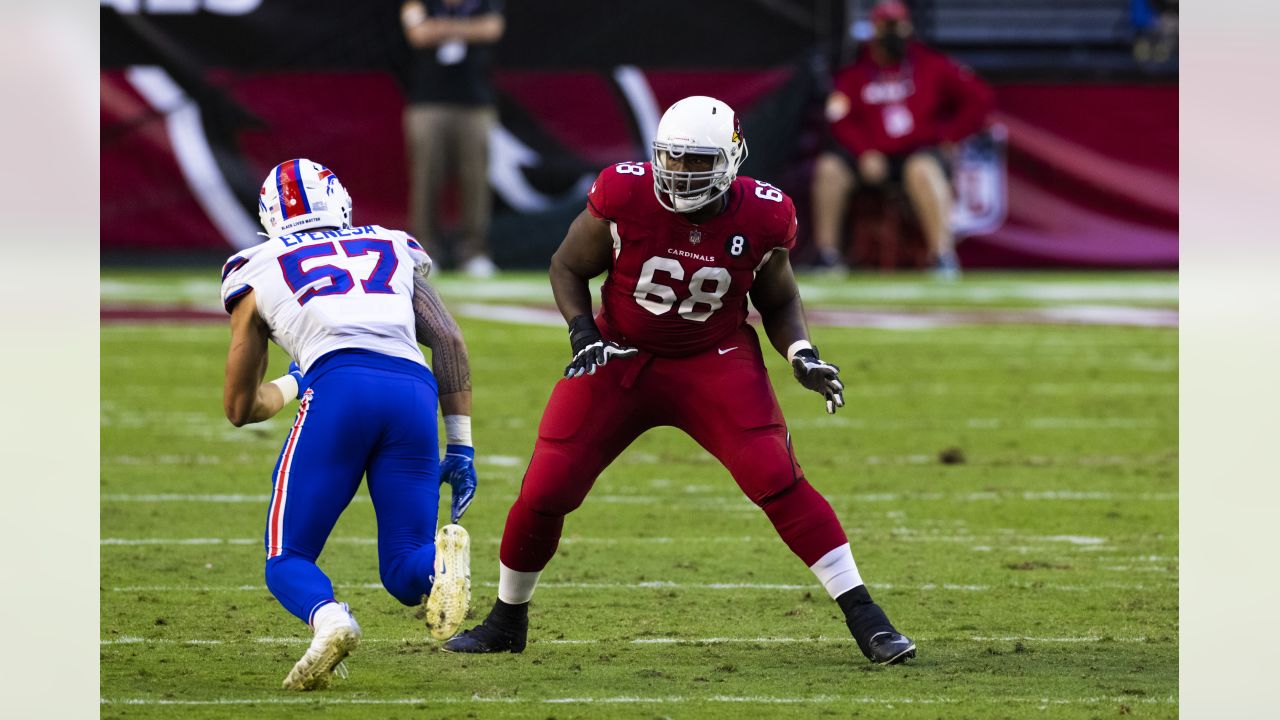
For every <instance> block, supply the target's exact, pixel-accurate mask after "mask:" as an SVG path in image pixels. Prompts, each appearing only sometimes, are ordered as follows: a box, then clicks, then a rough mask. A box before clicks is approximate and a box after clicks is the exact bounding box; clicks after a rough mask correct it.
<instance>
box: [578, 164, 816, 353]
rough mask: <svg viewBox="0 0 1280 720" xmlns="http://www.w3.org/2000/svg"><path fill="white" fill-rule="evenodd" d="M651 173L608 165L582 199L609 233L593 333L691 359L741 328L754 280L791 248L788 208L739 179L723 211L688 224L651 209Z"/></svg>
mask: <svg viewBox="0 0 1280 720" xmlns="http://www.w3.org/2000/svg"><path fill="white" fill-rule="evenodd" d="M651 172H652V171H651V168H650V164H649V163H619V164H617V165H613V166H611V167H607V168H605V169H604V171H603V172H601V173H600V176H599V177H598V178H596V182H595V184H594V185H592V186H591V192H590V194H589V195H588V198H587V209H588V211H589V212H590V213H591V214H592V215H593V216H595V217H597V218H599V219H601V220H604V221H606V222H608V223H609V230H610V232H611V233H612V235H613V265H612V267H611V268H610V270H609V276H608V278H607V279H606V280H605V283H604V287H603V288H601V305H602V308H601V313H600V320H601V322H602V331H604V332H605V334H606V335H607V336H609V337H610V339H613V340H616V341H618V342H621V343H623V344H627V345H632V346H634V347H638V348H640V349H642V350H645V351H648V352H650V353H653V354H654V355H658V356H661V357H681V356H685V355H692V354H695V353H699V352H703V351H705V350H708V349H709V348H711V347H712V346H714V345H716V344H717V343H718V342H719V341H720V340H722V339H724V338H725V337H727V336H729V335H730V334H731V333H733V332H734V331H735V330H737V329H738V328H739V327H740V326H741V325H742V324H743V323H745V322H746V319H747V293H748V292H749V291H750V290H751V284H752V282H753V281H754V279H755V274H756V272H757V271H759V270H760V268H761V267H763V266H764V264H765V263H766V262H767V261H768V260H769V258H771V257H772V256H773V254H774V253H775V252H777V251H784V252H785V251H790V250H791V248H793V247H794V246H795V242H796V211H795V206H794V205H793V204H792V203H791V198H789V197H787V196H786V195H785V194H783V192H782V191H781V190H779V189H778V188H776V187H774V186H772V185H770V184H768V183H766V182H762V181H759V180H753V179H751V178H748V177H742V176H739V177H738V178H737V179H736V180H734V182H733V184H732V185H731V186H730V187H729V191H728V192H727V193H726V194H725V197H726V199H727V202H726V204H725V207H724V210H723V211H722V212H721V213H720V214H719V215H717V216H716V217H714V218H712V219H711V220H708V221H706V222H704V223H702V224H700V225H695V224H693V223H691V222H689V221H688V219H686V217H685V216H684V215H681V214H679V213H674V212H671V211H670V210H667V209H666V208H664V207H662V205H661V204H659V203H658V199H657V198H656V197H655V196H654V194H653V177H652V175H651Z"/></svg>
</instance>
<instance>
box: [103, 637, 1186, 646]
mask: <svg viewBox="0 0 1280 720" xmlns="http://www.w3.org/2000/svg"><path fill="white" fill-rule="evenodd" d="M914 639H915V640H917V641H919V642H953V643H955V642H963V643H988V642H1036V643H1053V644H1081V643H1111V642H1117V643H1146V642H1151V639H1150V638H1148V637H1145V636H1138V637H1102V636H1098V635H1080V636H1065V637H1031V636H1025V635H1007V636H1001V637H986V636H980V635H975V636H929V635H917V636H915V638H914ZM309 642H311V638H307V637H256V638H236V639H233V640H213V639H195V638H188V639H180V638H144V637H137V636H131V635H124V636H121V637H118V638H112V639H108V640H99V641H98V644H99V645H100V646H107V645H244V644H255V645H306V644H308V643H309ZM360 642H361V644H368V643H376V644H384V643H385V644H394V645H438V644H439V643H438V642H436V641H434V640H428V639H426V637H425V636H419V637H402V638H370V637H366V638H363V639H362V640H361V641H360ZM852 642H853V640H852V639H851V638H848V637H824V636H819V637H741V638H735V637H708V638H674V637H655V638H632V639H626V638H622V639H619V638H583V639H576V640H571V639H563V638H562V639H551V640H543V639H538V638H534V639H532V640H530V641H529V644H530V645H617V644H619V643H626V644H628V645H737V644H741V645H769V644H790V643H836V644H840V645H844V644H852ZM1169 642H1173V641H1172V640H1170V641H1169Z"/></svg>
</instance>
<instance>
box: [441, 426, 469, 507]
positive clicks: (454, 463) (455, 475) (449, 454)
mask: <svg viewBox="0 0 1280 720" xmlns="http://www.w3.org/2000/svg"><path fill="white" fill-rule="evenodd" d="M445 483H449V487H451V488H452V489H453V508H452V512H451V522H455V523H456V522H458V521H459V520H461V519H462V514H463V513H465V512H466V511H467V508H468V507H470V506H471V501H472V500H473V499H474V498H475V496H476V449H475V448H473V447H471V446H469V445H449V446H447V447H446V448H445V450H444V459H443V460H441V461H440V484H441V485H443V484H445Z"/></svg>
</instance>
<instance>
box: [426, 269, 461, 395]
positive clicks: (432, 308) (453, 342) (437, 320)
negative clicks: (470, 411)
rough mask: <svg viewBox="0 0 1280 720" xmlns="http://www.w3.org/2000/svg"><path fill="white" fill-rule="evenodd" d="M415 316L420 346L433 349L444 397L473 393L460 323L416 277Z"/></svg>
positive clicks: (432, 290)
mask: <svg viewBox="0 0 1280 720" xmlns="http://www.w3.org/2000/svg"><path fill="white" fill-rule="evenodd" d="M413 316H414V329H415V330H416V331H417V335H418V342H420V343H422V344H423V345H426V346H427V347H429V348H431V363H432V366H433V367H432V370H433V371H434V372H435V376H436V382H437V383H439V386H440V394H441V395H448V394H450V393H455V392H462V391H464V390H470V389H471V363H470V361H469V360H468V359H467V346H466V344H465V343H463V341H462V331H461V330H460V329H458V323H456V322H454V320H453V316H452V315H450V314H449V311H448V310H447V309H446V308H445V306H444V303H443V302H441V301H440V296H439V295H437V294H436V291H435V290H434V289H433V288H432V287H431V286H430V285H428V284H427V281H426V280H425V279H423V278H421V277H419V276H418V275H416V274H415V275H414V276H413Z"/></svg>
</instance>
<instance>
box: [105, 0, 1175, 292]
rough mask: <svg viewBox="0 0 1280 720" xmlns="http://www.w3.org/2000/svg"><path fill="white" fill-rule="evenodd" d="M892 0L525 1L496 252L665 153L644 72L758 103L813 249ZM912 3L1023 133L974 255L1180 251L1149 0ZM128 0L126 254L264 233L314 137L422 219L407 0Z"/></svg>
mask: <svg viewBox="0 0 1280 720" xmlns="http://www.w3.org/2000/svg"><path fill="white" fill-rule="evenodd" d="M193 4H194V3H193ZM871 4H872V3H871V2H870V1H869V0H848V1H847V2H841V1H838V0H829V1H825V2H801V1H797V0H700V1H698V2H688V1H685V2H681V1H678V0H657V1H653V2H644V3H600V2H591V1H589V0H560V1H558V2H554V3H553V2H508V3H506V7H505V15H506V20H507V30H506V35H505V36H504V38H503V40H502V41H501V43H500V44H499V46H498V52H497V58H498V61H497V68H496V78H495V79H496V84H497V88H498V91H499V109H500V115H501V125H502V129H503V132H504V133H505V134H506V136H507V137H508V138H509V139H510V140H511V142H510V143H507V144H501V143H499V144H498V145H495V149H494V153H495V155H496V156H497V157H499V158H501V160H500V162H499V163H498V168H497V170H494V171H493V172H491V181H493V180H495V177H496V178H497V179H498V181H497V182H495V183H494V185H495V198H496V203H495V212H496V215H495V219H494V226H493V238H492V243H493V249H494V256H495V260H497V262H498V263H499V265H501V266H504V267H528V268H538V267H545V262H546V260H547V258H548V257H549V255H550V253H551V251H552V250H553V249H554V247H555V246H556V244H557V243H558V242H559V240H560V239H561V238H562V237H563V232H564V229H565V228H566V227H567V225H568V222H569V221H570V219H571V218H572V217H573V216H574V215H575V214H576V213H577V212H578V211H579V210H580V209H581V206H582V200H583V195H584V192H585V185H584V182H585V183H588V184H589V178H591V177H592V176H594V174H595V173H596V172H597V171H598V170H599V169H600V168H602V167H604V166H605V165H607V164H609V163H613V162H618V161H623V160H632V159H641V158H644V157H646V156H647V152H648V151H647V149H646V148H647V138H646V137H644V132H643V130H644V128H643V120H642V118H641V117H640V113H638V112H637V110H636V108H635V106H634V102H633V101H632V99H631V96H629V94H628V93H629V89H630V91H631V92H634V89H635V88H636V87H640V88H642V89H645V88H647V90H648V91H649V92H651V94H652V98H653V100H654V102H656V104H657V107H658V110H659V112H660V111H661V109H662V108H665V107H666V106H667V105H669V104H670V103H671V102H673V101H674V100H676V99H678V98H679V97H682V96H684V95H688V94H695V93H698V94H710V95H715V96H717V97H720V98H721V99H724V100H725V101H727V102H729V103H730V104H731V105H733V106H735V108H736V109H737V110H738V111H739V112H740V113H741V114H742V115H743V117H744V126H745V128H746V132H747V136H748V141H749V143H750V148H751V155H750V159H749V160H748V163H747V165H746V167H745V168H744V172H745V173H746V174H749V175H752V176H754V177H760V178H764V179H767V180H770V181H771V182H774V183H775V184H777V185H779V186H780V187H782V188H783V189H784V190H785V191H787V192H788V193H789V194H790V195H791V196H792V197H793V198H795V200H796V202H797V205H798V209H799V214H800V218H801V221H802V222H801V227H802V237H801V250H800V251H799V252H798V256H799V259H800V260H801V261H803V259H804V258H805V254H804V253H805V250H806V248H805V242H806V240H807V236H806V235H805V234H803V231H804V230H807V225H808V222H807V213H808V194H809V190H808V184H809V178H810V173H811V167H812V160H813V157H814V155H815V154H816V152H817V150H818V148H819V146H820V143H821V132H822V112H821V108H822V100H823V98H824V96H825V93H826V89H827V87H828V83H829V80H830V74H831V71H832V69H833V68H834V67H835V66H836V65H837V64H838V63H839V62H840V61H841V60H843V59H847V58H849V57H850V56H851V54H852V52H853V50H854V49H855V45H856V40H855V39H854V38H853V35H852V33H851V32H849V30H850V27H851V24H852V23H853V22H854V21H856V20H858V19H862V18H865V15H866V10H867V8H868V7H869V6H870V5H871ZM908 4H909V5H910V6H911V7H912V10H913V12H914V16H915V19H916V25H917V28H918V31H919V34H920V36H921V38H922V39H923V40H925V41H926V42H927V43H929V44H931V45H934V46H935V47H938V48H939V49H941V50H943V51H945V52H947V53H949V54H951V55H952V56H953V57H956V58H958V59H959V60H961V61H964V62H966V63H968V64H969V65H971V66H972V67H973V68H974V69H975V70H976V71H977V72H978V73H979V74H980V75H982V76H983V77H984V78H985V79H986V80H987V81H989V82H990V83H992V84H993V85H994V87H995V89H996V93H997V106H996V107H997V109H996V112H995V114H994V116H993V118H992V123H993V125H996V126H998V129H999V131H1001V132H1002V133H1003V135H1001V137H1005V138H1006V139H1005V140H1004V143H1005V144H1004V145H1003V146H1002V147H1000V148H998V150H999V154H998V156H997V155H993V156H991V157H990V158H989V160H991V161H992V162H1000V163H1005V164H1007V175H1004V176H1003V177H1004V178H1005V179H1006V180H1007V185H1006V191H1005V193H1004V197H1003V199H1004V200H1007V204H1006V205H1005V206H1004V207H1002V208H1001V209H1000V210H1001V212H1000V219H1001V220H1002V222H998V223H995V225H994V226H993V227H988V228H984V232H982V233H980V234H977V235H974V236H971V237H968V238H967V239H965V240H964V241H963V242H962V243H961V244H960V246H959V252H960V255H961V258H962V260H963V261H964V265H965V267H966V268H982V267H997V268H999V267H1059V268H1099V269H1105V268H1126V269H1141V268H1152V269H1171V268H1176V267H1177V263H1178V236H1177V229H1178V193H1177V182H1178V156H1177V138H1178V119H1177V96H1178V89H1177V59H1176V51H1175V53H1174V56H1173V58H1172V59H1170V60H1166V61H1163V62H1158V63H1152V62H1147V63H1141V62H1139V61H1138V60H1136V59H1135V53H1134V45H1135V41H1136V40H1137V39H1138V38H1139V35H1140V28H1139V27H1138V24H1139V23H1140V21H1141V20H1140V18H1139V17H1137V16H1135V13H1134V7H1135V3H1134V2H1132V1H1131V0H1073V1H1072V2H1058V1H1056V0H916V1H915V2H910V3H908ZM1160 4H1162V5H1170V4H1172V6H1173V8H1174V9H1175V11H1176V3H1160ZM108 5H111V4H104V5H103V7H102V9H101V40H102V50H101V53H102V54H101V62H102V64H101V140H102V154H101V160H102V169H101V203H102V210H101V227H102V234H101V249H102V258H103V262H104V264H107V265H120V264H134V263H139V262H141V263H145V264H149V265H150V264H157V263H160V264H173V263H181V264H197V263H216V262H218V261H220V260H221V259H222V258H224V257H225V256H226V255H227V254H228V252H229V251H230V250H231V249H232V244H233V242H242V243H251V242H254V241H255V238H254V236H252V234H251V233H252V231H253V230H256V229H257V228H256V208H255V204H254V203H255V197H256V193H257V188H258V185H259V183H260V182H261V179H262V177H264V176H265V174H266V172H267V170H268V169H270V168H271V167H272V166H273V165H274V164H276V163H277V162H280V161H282V160H283V159H286V158H289V157H296V156H305V157H310V158H312V159H315V160H317V161H320V162H323V163H325V164H327V165H329V166H330V167H332V168H334V169H335V171H336V172H338V174H339V175H340V177H341V178H342V179H343V181H344V183H345V184H346V185H347V187H348V189H349V190H350V191H351V194H352V196H353V198H354V200H355V211H356V217H357V220H358V221H360V222H375V223H378V224H382V225H387V226H391V227H399V226H403V225H404V224H405V216H406V208H407V194H408V193H407V185H406V182H407V179H406V178H407V173H406V162H405V150H404V139H403V133H402V125H401V112H402V109H403V103H404V101H403V97H402V93H401V87H402V82H403V75H404V72H405V69H406V66H407V61H408V57H409V50H408V47H407V45H406V44H405V41H404V39H403V35H402V34H401V31H400V27H399V20H398V8H399V2H397V1H396V0H376V1H368V2H360V3H346V2H308V1H304V0H264V2H262V3H260V4H259V5H258V6H257V7H256V9H254V10H253V11H252V12H250V13H248V14H244V15H225V14H219V13H217V12H211V11H204V10H201V11H198V12H195V13H187V14H181V13H178V14H175V13H156V12H147V11H146V5H147V4H146V3H140V5H141V6H142V10H141V11H138V12H129V13H119V12H117V11H116V10H115V9H114V8H113V7H109V6H108ZM208 5H210V6H217V5H218V4H217V3H209V4H208ZM224 5H241V6H252V5H253V3H229V4H224ZM139 78H145V80H144V79H139ZM144 82H147V83H150V85H149V86H148V87H150V89H151V94H150V95H148V94H146V93H144V92H143V91H142V90H140V88H141V87H143V84H144ZM157 83H159V85H157ZM157 87H159V88H160V89H159V90H157ZM192 110H194V111H195V115H194V119H193V113H192ZM193 128H195V131H194V132H195V135H196V136H195V137H193V136H192V133H193ZM201 137H202V138H203V139H201ZM193 143H194V144H195V145H196V146H197V148H199V146H200V144H201V143H204V144H205V146H207V150H205V151H204V152H205V155H206V156H207V157H206V158H205V160H206V161H205V162H204V163H203V164H200V163H196V164H195V166H188V167H187V169H186V171H185V172H184V170H183V169H182V166H181V164H180V160H181V158H180V157H179V155H181V154H182V153H189V152H191V151H190V147H191V146H192V144H193ZM184 148H186V149H184ZM193 167H194V169H193ZM491 170H492V168H491ZM1002 172H1003V171H1002ZM206 183H212V184H215V185H220V186H221V187H222V188H223V192H224V193H228V191H229V193H228V194H227V196H228V197H231V198H234V202H235V203H237V204H238V206H239V208H240V209H241V210H243V213H240V212H238V211H237V212H226V211H225V209H224V210H223V211H218V210H214V209H210V208H209V207H207V206H202V204H201V203H200V202H198V201H197V199H196V197H195V194H194V193H193V192H192V187H193V185H202V184H206ZM214 214H218V215H221V216H222V217H221V218H220V224H219V223H215V222H214V221H213V220H211V216H212V215H214ZM240 215H242V216H243V217H238V216H240Z"/></svg>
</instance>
